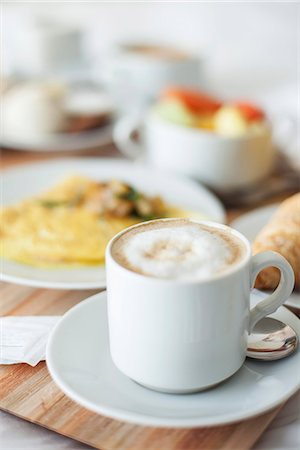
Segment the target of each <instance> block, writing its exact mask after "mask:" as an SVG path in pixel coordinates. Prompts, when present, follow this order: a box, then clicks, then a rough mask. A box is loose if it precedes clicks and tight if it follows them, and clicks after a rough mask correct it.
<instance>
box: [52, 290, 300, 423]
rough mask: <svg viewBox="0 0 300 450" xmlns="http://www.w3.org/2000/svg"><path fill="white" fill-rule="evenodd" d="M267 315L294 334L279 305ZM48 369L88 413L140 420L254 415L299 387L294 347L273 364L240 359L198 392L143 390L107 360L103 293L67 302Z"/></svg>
mask: <svg viewBox="0 0 300 450" xmlns="http://www.w3.org/2000/svg"><path fill="white" fill-rule="evenodd" d="M272 317H274V318H277V319H279V320H283V321H284V322H286V323H288V324H289V325H290V326H292V327H293V328H294V330H296V331H297V333H298V335H299V336H300V321H299V319H297V317H296V316H295V315H294V314H292V313H291V312H290V311H288V310H287V309H286V308H283V307H281V308H280V309H279V310H278V311H277V313H275V314H273V315H272ZM46 360H47V365H48V369H49V371H50V374H51V376H52V378H53V380H54V381H55V383H56V384H57V385H58V386H59V388H60V389H61V390H62V391H63V392H64V393H65V394H66V395H68V396H69V397H70V398H71V399H73V400H74V401H76V402H77V403H79V404H80V405H82V406H84V407H85V408H88V409H90V410H91V411H94V412H97V413H99V414H103V415H105V416H109V417H112V418H114V419H118V420H123V421H127V422H133V423H137V424H140V425H149V426H161V427H176V428H177V427H184V428H186V427H200V426H214V425H224V424H227V423H231V422H235V421H240V420H243V419H247V418H249V417H252V416H255V415H258V414H261V413H263V412H265V411H267V410H269V409H271V408H273V407H275V406H276V405H279V404H280V403H282V402H283V401H285V400H287V399H288V398H289V397H290V396H291V395H292V394H293V393H294V392H296V390H297V389H298V388H299V386H300V373H299V372H300V351H299V349H298V350H296V352H295V353H294V354H293V355H291V356H290V357H288V358H286V359H284V360H281V361H274V362H263V361H254V360H250V359H249V360H246V362H245V364H244V365H243V367H242V368H241V369H240V370H239V371H238V372H237V373H236V374H235V375H234V376H233V377H231V378H230V379H229V380H227V381H225V382H224V383H222V384H220V385H218V386H217V387H216V388H214V389H210V390H208V391H204V392H199V393H197V394H188V395H173V394H163V393H159V392H155V391H151V390H149V389H146V388H144V387H142V386H140V385H139V384H137V383H135V382H134V381H132V380H130V379H129V378H127V377H126V376H125V375H123V374H122V373H121V372H120V371H119V370H118V369H117V368H116V367H115V365H114V364H113V362H112V360H111V357H110V353H109V344H108V330H107V311H106V292H102V293H101V294H97V295H95V296H93V297H90V298H89V299H87V300H86V301H83V302H81V303H79V304H78V305H77V306H75V307H74V308H72V309H71V310H70V311H69V312H68V313H67V314H65V315H64V317H63V318H62V319H61V321H60V322H59V323H58V325H57V326H56V327H55V329H54V330H53V332H52V333H51V337H50V339H49V341H48V346H47V352H46Z"/></svg>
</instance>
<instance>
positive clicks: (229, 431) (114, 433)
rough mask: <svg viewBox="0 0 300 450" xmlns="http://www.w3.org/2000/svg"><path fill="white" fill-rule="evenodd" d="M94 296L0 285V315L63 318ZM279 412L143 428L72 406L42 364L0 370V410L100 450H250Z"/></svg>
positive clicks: (21, 365)
mask: <svg viewBox="0 0 300 450" xmlns="http://www.w3.org/2000/svg"><path fill="white" fill-rule="evenodd" d="M95 293H96V291H60V290H46V289H33V288H29V287H21V286H14V285H11V284H6V283H2V284H1V287H0V294H1V304H0V315H60V314H63V313H64V312H65V311H67V310H68V309H69V308H71V307H72V306H73V305H75V304H76V303H78V302H80V301H81V300H83V299H85V298H87V297H89V296H90V295H93V294H95ZM281 408H282V405H281V406H279V407H277V408H276V409H273V410H272V411H270V412H268V413H266V414H263V415H261V416H259V417H256V418H253V419H251V420H247V421H244V422H240V423H237V424H233V425H228V426H224V427H214V428H197V429H193V430H189V429H177V430H176V429H164V428H162V429H160V428H151V427H141V426H135V425H130V424H126V423H123V422H119V421H116V420H112V419H108V418H106V417H103V416H99V415H97V414H95V413H92V412H90V411H88V410H86V409H84V408H82V407H81V406H79V405H77V404H76V403H74V402H73V401H72V400H70V399H69V398H68V397H66V396H65V395H64V394H63V393H62V392H61V391H60V390H59V389H58V388H57V387H56V385H55V384H54V383H53V381H52V380H51V378H50V375H49V374H48V371H47V367H46V364H45V363H44V362H41V363H40V364H38V365H37V366H36V367H34V368H33V367H30V366H28V365H26V364H16V365H9V366H0V409H2V410H4V411H7V412H9V413H12V414H14V415H16V416H19V417H21V418H23V419H25V420H28V421H30V422H33V423H36V424H38V425H41V426H43V427H46V428H49V429H50V430H53V431H55V432H57V433H60V434H63V435H65V436H68V437H71V438H73V439H76V440H78V441H81V442H84V443H86V444H88V445H90V446H92V447H95V448H98V449H101V450H108V449H109V450H114V449H118V450H119V449H122V450H124V449H130V450H159V449H163V450H175V449H176V450H179V449H180V450H191V449H199V448H203V449H205V450H208V449H230V450H233V449H238V450H242V449H249V448H251V447H252V445H253V444H254V443H255V441H256V440H257V439H258V438H259V437H260V436H261V434H262V433H263V432H264V430H265V429H266V428H267V426H268V425H269V424H270V422H271V421H272V420H273V419H274V417H275V416H276V415H277V414H278V412H279V411H280V409H281Z"/></svg>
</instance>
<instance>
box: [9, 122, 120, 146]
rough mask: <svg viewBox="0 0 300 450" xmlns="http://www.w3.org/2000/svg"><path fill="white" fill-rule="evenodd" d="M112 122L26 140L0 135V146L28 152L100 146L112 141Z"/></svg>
mask: <svg viewBox="0 0 300 450" xmlns="http://www.w3.org/2000/svg"><path fill="white" fill-rule="evenodd" d="M112 130H113V124H108V125H104V126H102V127H99V128H96V129H94V130H90V131H82V132H80V133H61V134H55V135H53V136H51V137H48V138H47V137H44V138H40V139H39V140H36V141H32V142H26V141H24V140H13V139H8V138H5V137H2V139H1V146H2V147H5V148H13V149H18V150H22V151H30V152H32V151H33V152H60V151H64V152H72V151H80V150H88V149H91V148H97V147H101V146H104V145H107V144H110V143H111V142H112Z"/></svg>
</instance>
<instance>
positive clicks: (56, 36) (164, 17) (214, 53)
mask: <svg viewBox="0 0 300 450" xmlns="http://www.w3.org/2000/svg"><path fill="white" fill-rule="evenodd" d="M2 12H3V14H2V25H3V32H2V46H1V53H2V55H1V58H2V69H1V70H2V76H1V81H2V83H1V84H2V87H1V90H2V92H4V93H7V92H8V90H9V89H8V88H11V87H15V86H16V85H20V83H23V82H24V81H25V82H28V81H29V82H31V83H32V81H34V82H35V81H37V82H38V83H40V82H41V81H46V82H47V83H49V82H50V83H51V90H50V91H51V92H50V91H49V89H48V87H49V86H46V87H47V89H48V91H47V92H45V89H44V87H43V89H41V86H39V87H38V89H36V87H34V88H32V86H31V88H30V89H31V91H30V92H29V91H28V89H27V88H26V89H25V90H24V89H23V87H22V89H21V91H20V90H18V92H17V93H16V92H15V91H14V90H11V91H10V94H11V93H12V95H5V96H4V103H3V116H5V117H4V119H3V123H2V134H3V136H2V144H3V145H4V146H5V147H7V148H15V149H16V148H18V149H31V150H32V149H34V150H69V149H70V148H72V149H73V150H76V149H83V148H91V147H96V146H101V145H103V144H106V143H108V142H109V141H111V135H112V126H113V124H114V121H115V120H116V119H117V118H118V117H119V115H121V114H123V113H128V112H132V111H136V110H140V109H143V108H145V107H146V106H147V105H148V104H149V103H151V102H153V100H154V99H155V98H156V97H157V96H158V94H159V93H160V92H161V90H162V89H164V88H165V87H166V86H168V85H170V84H171V85H173V84H176V85H180V86H187V87H189V88H200V89H201V90H202V91H205V92H206V93H209V94H213V95H215V96H217V97H219V98H220V99H221V100H222V101H223V102H226V101H228V100H230V101H234V100H241V99H242V100H247V101H248V100H251V102H252V103H254V104H257V105H259V106H260V107H261V108H262V109H263V110H264V111H265V112H266V113H267V116H268V117H269V118H270V119H271V121H272V125H273V128H274V129H273V137H274V138H275V140H276V143H277V144H279V145H281V144H282V146H284V147H285V151H286V152H287V153H288V154H292V155H293V156H295V155H296V152H297V148H298V147H297V146H298V144H299V142H298V139H299V136H298V134H299V133H296V132H295V130H296V126H295V124H297V123H299V120H300V118H299V101H297V97H299V89H298V86H299V84H298V83H299V54H298V60H297V50H299V5H298V4H297V2H247V1H246V2H225V1H224V2H159V1H158V2H156V1H151V2H147V1H143V2H142V1H141V2H126V1H124V2H102V1H98V2H63V1H62V2H43V1H39V2H3V11H2ZM297 32H298V34H297ZM297 64H298V65H297ZM53 83H54V88H53ZM23 86H24V85H23ZM62 86H63V87H62ZM62 91H63V92H62ZM66 92H67V94H68V95H67V96H65V93H66ZM62 94H64V104H63V105H62V96H63V95H62ZM41 99H42V100H41ZM50 103H51V104H50ZM36 104H38V107H36V106H35V105H36ZM59 108H60V109H59ZM66 116H67V117H66ZM24 117H26V120H24ZM30 121H31V123H32V124H35V128H34V127H33V126H32V125H31V124H30V123H29V122H30ZM46 122H47V123H46ZM36 124H38V126H39V129H38V127H37V125H36ZM274 125H275V126H274ZM88 130H93V133H89V134H85V135H84V136H82V135H79V134H78V132H82V131H88ZM57 132H58V133H60V134H57ZM74 132H76V133H77V135H76V136H77V140H74V139H72V138H70V133H71V137H72V136H74V134H72V133H74ZM55 133H56V134H55ZM61 133H63V134H61ZM42 134H44V136H45V135H46V134H47V137H49V136H50V135H51V137H52V138H53V137H55V138H59V139H56V140H54V139H52V140H50V139H48V140H45V139H41V135H42ZM38 135H39V136H38Z"/></svg>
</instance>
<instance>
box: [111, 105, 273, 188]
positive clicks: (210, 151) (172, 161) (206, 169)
mask: <svg viewBox="0 0 300 450" xmlns="http://www.w3.org/2000/svg"><path fill="white" fill-rule="evenodd" d="M135 133H139V135H140V142H137V141H136V140H135V139H134V134H135ZM114 142H115V144H116V145H117V147H118V148H119V149H120V150H121V152H122V153H124V155H125V156H127V157H129V158H131V159H133V160H136V159H143V160H145V161H147V162H149V163H150V164H152V165H153V166H155V167H158V168H160V169H164V170H169V171H172V172H176V173H178V174H182V175H186V176H189V177H192V178H194V179H196V180H198V181H200V182H203V183H205V184H207V185H208V186H209V187H211V188H213V189H216V190H232V189H237V188H240V187H245V186H248V185H251V184H255V183H257V182H259V181H260V180H262V179H264V178H265V177H267V176H268V175H269V174H270V172H271V171H272V168H273V162H274V155H275V150H274V147H273V145H272V142H271V128H270V126H269V125H268V124H266V126H265V127H264V130H263V131H262V132H260V133H253V134H245V135H244V136H237V137H225V136H221V135H218V134H217V133H213V132H210V131H206V130H201V129H198V128H197V129H196V128H191V127H187V126H182V125H177V124H175V123H170V122H168V121H165V120H163V119H161V118H160V117H157V116H155V114H153V113H151V112H148V113H146V114H144V115H142V114H141V115H131V116H124V117H123V118H121V119H120V120H119V122H118V123H117V124H116V126H115V129H114Z"/></svg>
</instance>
